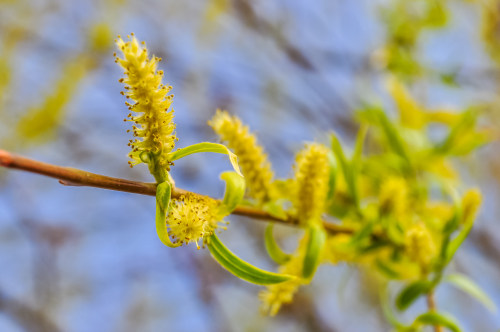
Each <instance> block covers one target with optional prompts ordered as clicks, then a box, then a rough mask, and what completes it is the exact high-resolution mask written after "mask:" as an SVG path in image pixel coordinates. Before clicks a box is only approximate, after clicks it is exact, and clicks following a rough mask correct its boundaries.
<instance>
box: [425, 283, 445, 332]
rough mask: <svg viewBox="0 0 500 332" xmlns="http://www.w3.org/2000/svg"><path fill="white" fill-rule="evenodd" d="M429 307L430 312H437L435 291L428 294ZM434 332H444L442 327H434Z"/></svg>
mask: <svg viewBox="0 0 500 332" xmlns="http://www.w3.org/2000/svg"><path fill="white" fill-rule="evenodd" d="M427 307H428V308H429V311H436V310H437V307H436V301H435V300H434V291H430V292H429V293H427ZM434 332H443V328H442V327H441V325H434Z"/></svg>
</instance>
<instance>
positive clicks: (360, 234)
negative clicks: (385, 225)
mask: <svg viewBox="0 0 500 332" xmlns="http://www.w3.org/2000/svg"><path fill="white" fill-rule="evenodd" d="M374 226H375V220H370V221H368V222H367V223H366V224H365V225H363V227H361V229H359V230H358V231H356V233H354V235H353V236H352V237H351V239H350V240H349V242H348V244H349V246H352V247H356V246H358V244H360V243H361V242H362V241H363V240H365V239H367V238H369V237H370V235H371V234H372V230H373V227H374Z"/></svg>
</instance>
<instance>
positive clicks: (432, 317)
mask: <svg viewBox="0 0 500 332" xmlns="http://www.w3.org/2000/svg"><path fill="white" fill-rule="evenodd" d="M418 325H438V326H444V327H446V328H448V329H449V330H450V331H452V332H460V331H461V330H460V327H458V323H457V321H456V320H455V319H454V318H453V317H451V316H450V315H447V314H445V313H440V312H437V311H429V312H426V313H425V314H422V315H420V316H418V317H417V318H416V319H415V321H414V322H413V326H418Z"/></svg>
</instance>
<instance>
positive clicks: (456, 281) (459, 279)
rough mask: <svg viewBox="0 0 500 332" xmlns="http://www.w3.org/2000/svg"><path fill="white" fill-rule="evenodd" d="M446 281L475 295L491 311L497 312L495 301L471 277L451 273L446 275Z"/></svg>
mask: <svg viewBox="0 0 500 332" xmlns="http://www.w3.org/2000/svg"><path fill="white" fill-rule="evenodd" d="M445 281H447V282H450V283H451V284H453V285H454V286H455V287H457V288H459V289H460V290H462V291H464V292H465V293H468V294H469V295H471V296H472V297H474V298H475V299H476V300H478V301H479V302H481V303H482V304H483V305H484V306H485V307H486V308H487V309H488V310H490V311H491V312H493V313H495V312H496V310H497V308H496V306H495V303H493V301H492V300H491V299H490V297H489V296H488V295H487V294H486V293H485V292H484V291H483V290H482V289H481V288H480V287H479V286H478V285H477V284H476V283H475V282H474V281H472V280H471V279H470V278H469V277H467V276H465V275H463V274H458V273H457V274H450V275H448V276H446V278H445Z"/></svg>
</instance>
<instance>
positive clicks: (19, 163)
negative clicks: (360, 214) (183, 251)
mask: <svg viewBox="0 0 500 332" xmlns="http://www.w3.org/2000/svg"><path fill="white" fill-rule="evenodd" d="M0 166H3V167H7V168H12V169H19V170H23V171H27V172H31V173H37V174H41V175H45V176H48V177H52V178H56V179H59V182H60V183H61V184H63V185H69V186H87V187H96V188H102V189H109V190H115V191H124V192H129V193H133V194H140V195H149V196H156V183H146V182H137V181H131V180H126V179H120V178H113V177H109V176H104V175H99V174H94V173H90V172H86V171H82V170H80V169H76V168H71V167H62V166H56V165H52V164H47V163H43V162H40V161H36V160H33V159H29V158H25V157H21V156H18V155H15V154H12V153H10V152H7V151H5V150H1V149H0ZM186 194H192V195H199V196H203V195H201V194H197V193H193V192H189V191H187V190H184V189H181V188H177V187H174V188H172V197H174V198H179V197H180V196H182V195H186ZM233 214H236V215H240V216H247V217H251V218H253V219H257V220H266V221H274V222H278V223H282V224H286V225H298V221H297V220H296V219H294V218H291V217H289V218H287V219H281V218H278V217H275V216H272V215H270V214H269V213H268V212H266V211H263V210H260V209H256V208H253V207H250V206H243V205H240V206H238V207H236V209H235V210H234V211H233ZM323 225H324V227H325V229H326V230H327V231H328V232H330V233H331V234H341V233H347V234H349V233H353V230H352V229H351V228H347V227H344V226H339V225H335V224H332V223H327V222H323Z"/></svg>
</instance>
